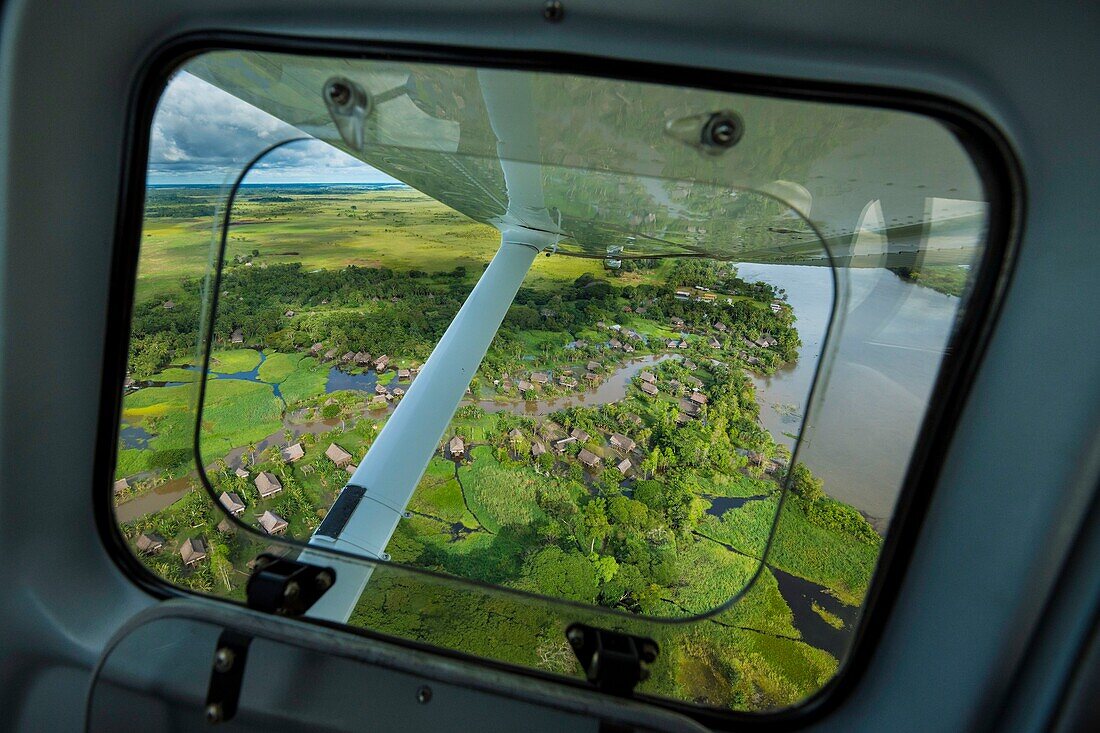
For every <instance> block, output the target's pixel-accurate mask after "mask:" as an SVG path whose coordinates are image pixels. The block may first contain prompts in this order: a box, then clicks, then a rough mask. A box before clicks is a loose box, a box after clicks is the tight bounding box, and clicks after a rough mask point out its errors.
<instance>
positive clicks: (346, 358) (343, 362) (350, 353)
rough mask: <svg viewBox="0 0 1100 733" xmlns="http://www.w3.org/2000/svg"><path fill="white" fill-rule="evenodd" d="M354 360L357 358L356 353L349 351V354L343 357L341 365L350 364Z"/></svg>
mask: <svg viewBox="0 0 1100 733" xmlns="http://www.w3.org/2000/svg"><path fill="white" fill-rule="evenodd" d="M354 358H355V352H354V351H349V352H347V353H346V354H344V355H343V356H341V357H340V363H341V364H347V363H348V362H350V361H351V360H352V359H354Z"/></svg>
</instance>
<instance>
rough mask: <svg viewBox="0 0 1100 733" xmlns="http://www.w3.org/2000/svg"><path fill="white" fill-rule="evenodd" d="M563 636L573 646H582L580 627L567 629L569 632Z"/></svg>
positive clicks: (582, 633)
mask: <svg viewBox="0 0 1100 733" xmlns="http://www.w3.org/2000/svg"><path fill="white" fill-rule="evenodd" d="M565 638H566V639H568V640H569V643H570V644H571V645H572V646H573V647H574V648H575V647H580V646H584V632H583V631H581V630H580V629H569V632H568V633H567V634H566V635H565Z"/></svg>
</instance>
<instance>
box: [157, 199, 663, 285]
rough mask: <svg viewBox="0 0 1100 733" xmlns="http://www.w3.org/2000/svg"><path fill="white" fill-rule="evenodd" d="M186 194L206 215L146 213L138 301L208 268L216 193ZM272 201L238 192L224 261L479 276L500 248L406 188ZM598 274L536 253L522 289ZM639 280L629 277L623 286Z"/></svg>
mask: <svg viewBox="0 0 1100 733" xmlns="http://www.w3.org/2000/svg"><path fill="white" fill-rule="evenodd" d="M152 195H154V196H155V195H157V193H156V192H154V193H153V194H152ZM160 195H165V194H164V193H163V192H162V193H160ZM189 195H190V196H191V197H192V198H196V199H199V200H201V201H203V202H205V203H206V204H207V207H206V209H207V211H208V212H209V213H208V214H206V215H202V216H189V217H186V218H175V217H166V216H165V217H155V216H154V217H146V219H145V223H144V227H143V232H142V246H141V259H140V262H139V267H138V291H137V298H138V299H139V300H141V299H144V298H145V297H148V296H150V295H153V294H163V295H165V296H169V295H171V294H172V293H175V292H178V291H179V289H180V281H181V279H183V278H189V277H200V276H203V275H205V274H207V270H208V266H209V265H208V263H209V261H210V254H211V251H212V249H213V245H214V242H215V239H216V237H215V222H214V219H213V216H214V210H215V204H216V203H217V200H218V196H219V194H218V192H217V191H216V190H215V189H194V190H192V191H191V192H190V194H189ZM269 198H270V190H269V189H264V190H256V189H244V191H243V193H242V194H241V195H240V196H239V197H238V199H237V203H236V205H235V208H234V212H233V218H232V222H233V223H232V224H231V226H230V230H229V236H228V240H227V242H226V259H227V261H231V260H233V259H234V258H235V257H241V258H245V257H249V256H251V255H252V253H253V252H254V251H255V252H257V253H258V256H257V257H256V258H255V263H256V264H265V263H266V264H275V263H282V262H301V263H302V265H303V267H304V268H306V269H307V270H314V269H339V268H341V267H346V266H347V265H358V266H360V267H389V268H392V269H396V270H413V269H415V270H422V271H424V272H428V273H432V272H444V271H450V270H453V269H454V268H455V267H465V268H466V269H467V271H468V273H469V275H470V277H474V278H476V277H477V276H478V275H480V273H481V270H482V268H483V267H484V266H485V264H487V263H488V262H489V260H490V259H492V257H493V254H494V253H495V252H496V250H497V247H498V246H499V244H500V234H499V233H498V232H497V231H496V230H495V229H493V228H492V227H489V226H486V225H483V224H478V223H476V222H474V221H472V220H470V219H468V218H466V217H465V216H463V215H461V214H459V213H457V212H455V211H453V210H452V209H449V208H448V207H446V206H444V205H443V204H440V203H439V202H437V201H434V200H433V199H430V198H428V197H427V196H425V195H424V194H422V193H420V192H418V191H415V190H412V189H398V190H387V191H370V190H363V189H356V188H354V187H350V188H341V189H338V190H336V191H335V192H333V193H332V194H331V195H326V196H318V195H316V194H313V193H309V192H308V191H307V192H301V191H298V192H296V191H295V190H288V191H282V192H280V194H279V196H278V198H280V199H287V200H286V201H282V202H280V203H277V204H272V203H269V202H268V201H266V200H265V199H269ZM190 213H194V212H193V211H192V212H190ZM602 270H603V264H602V263H601V262H600V261H599V260H585V259H576V258H565V257H550V258H546V257H540V258H538V259H537V260H536V262H535V264H534V265H533V266H532V268H531V272H530V274H529V275H528V276H527V279H526V281H525V285H526V286H528V287H534V288H553V287H555V286H556V285H557V284H560V283H562V282H572V281H573V280H575V279H576V278H577V277H578V276H580V275H582V274H584V273H591V274H599V273H600V272H601V271H602ZM642 279H643V278H642V277H641V276H640V275H634V274H627V275H625V276H624V280H623V282H624V284H633V283H637V282H641V281H642Z"/></svg>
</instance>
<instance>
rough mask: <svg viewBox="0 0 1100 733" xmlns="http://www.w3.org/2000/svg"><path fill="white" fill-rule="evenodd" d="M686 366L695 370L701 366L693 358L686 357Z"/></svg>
mask: <svg viewBox="0 0 1100 733" xmlns="http://www.w3.org/2000/svg"><path fill="white" fill-rule="evenodd" d="M684 368H685V369H689V370H691V371H695V370H696V369H698V368H699V365H698V364H696V363H695V362H693V361H692V360H691V359H684Z"/></svg>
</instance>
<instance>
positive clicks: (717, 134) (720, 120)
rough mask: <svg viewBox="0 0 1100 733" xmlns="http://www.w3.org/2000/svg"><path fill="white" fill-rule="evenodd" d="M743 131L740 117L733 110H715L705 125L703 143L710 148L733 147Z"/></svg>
mask: <svg viewBox="0 0 1100 733" xmlns="http://www.w3.org/2000/svg"><path fill="white" fill-rule="evenodd" d="M743 131H744V125H743V124H742V122H741V118H740V117H738V116H737V115H735V114H733V113H732V112H715V113H714V114H713V115H711V116H710V119H708V120H707V122H706V124H705V125H703V130H702V136H701V137H702V143H703V145H706V146H707V147H710V148H723V149H724V148H732V147H733V146H734V145H736V144H737V142H738V141H739V140H740V139H741V134H742V132H743Z"/></svg>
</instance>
